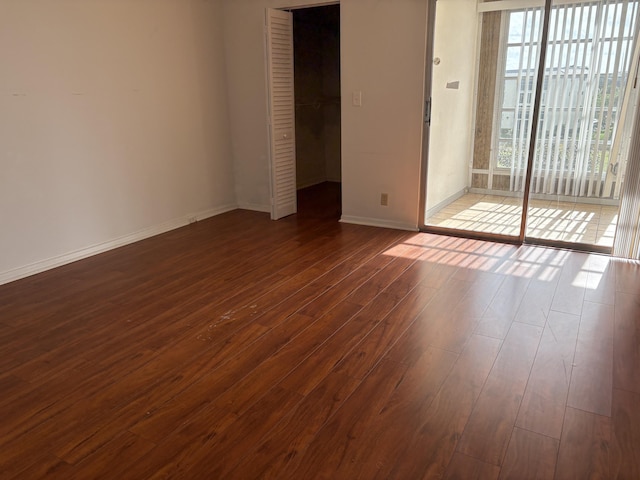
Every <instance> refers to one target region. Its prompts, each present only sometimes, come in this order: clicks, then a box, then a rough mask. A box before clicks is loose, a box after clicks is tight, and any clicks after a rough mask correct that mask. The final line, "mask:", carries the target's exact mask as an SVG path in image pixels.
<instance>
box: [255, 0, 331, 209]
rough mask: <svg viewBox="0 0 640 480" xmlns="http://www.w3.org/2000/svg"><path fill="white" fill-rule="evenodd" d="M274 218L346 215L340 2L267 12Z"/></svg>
mask: <svg viewBox="0 0 640 480" xmlns="http://www.w3.org/2000/svg"><path fill="white" fill-rule="evenodd" d="M267 27H268V35H267V38H268V40H267V43H268V45H267V64H268V80H269V94H270V95H269V96H270V100H269V107H270V108H269V113H270V119H269V120H270V122H269V124H270V140H271V172H272V181H271V186H272V197H273V208H272V218H274V219H277V218H281V217H284V216H287V215H290V214H292V213H297V214H298V216H307V217H308V216H312V217H322V218H327V217H330V218H333V217H335V218H336V221H337V220H338V219H339V218H340V214H341V206H342V201H341V138H340V130H341V104H340V102H341V95H340V5H338V4H330V5H324V6H317V7H308V8H296V9H292V10H290V11H280V10H272V9H269V10H267Z"/></svg>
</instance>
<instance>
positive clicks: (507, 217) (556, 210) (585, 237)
mask: <svg viewBox="0 0 640 480" xmlns="http://www.w3.org/2000/svg"><path fill="white" fill-rule="evenodd" d="M529 207H530V211H529V223H528V227H527V236H528V237H531V238H541V239H545V240H559V241H563V242H578V243H587V244H591V245H599V246H604V247H612V246H613V237H614V234H615V229H616V222H617V220H618V207H617V206H610V205H593V204H586V203H576V202H564V201H562V202H559V201H553V200H531V201H530V202H529ZM521 213H522V199H521V198H514V197H505V196H500V195H484V194H475V193H469V194H467V195H464V196H463V197H460V198H459V199H458V200H456V201H454V202H452V203H450V204H449V205H447V206H446V207H445V208H443V209H442V210H440V211H439V212H437V213H436V214H435V215H433V216H432V217H431V218H429V219H428V220H427V225H433V226H438V227H447V228H456V229H460V230H472V231H475V232H490V233H496V234H502V235H518V233H519V230H520V216H521Z"/></svg>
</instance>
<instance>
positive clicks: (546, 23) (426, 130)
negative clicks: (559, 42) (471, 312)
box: [418, 0, 611, 253]
mask: <svg viewBox="0 0 640 480" xmlns="http://www.w3.org/2000/svg"><path fill="white" fill-rule="evenodd" d="M427 1H428V13H427V47H426V63H425V105H424V109H425V117H424V119H423V126H422V129H423V134H422V135H423V140H422V143H423V148H422V159H421V173H420V197H419V198H420V205H419V219H418V220H419V221H418V226H419V228H420V231H422V232H427V233H434V234H442V235H449V236H455V237H464V238H473V239H479V240H489V241H496V242H502V243H511V244H516V245H522V244H525V243H530V244H535V245H543V246H552V247H560V248H569V249H572V250H584V251H589V252H595V253H610V252H611V248H610V247H602V246H599V245H591V244H581V243H575V242H566V241H559V240H544V239H537V238H535V239H533V238H530V237H527V235H526V227H527V220H528V214H529V208H528V207H529V200H530V190H531V176H532V172H533V163H534V157H535V143H536V136H537V134H536V131H535V129H534V130H533V133H532V135H531V137H530V139H529V154H528V157H527V169H526V177H525V183H524V188H525V189H524V192H523V203H522V215H521V221H520V230H519V234H518V235H504V234H497V233H489V232H477V231H472V230H460V229H454V228H447V227H437V226H433V225H427V224H426V211H427V204H426V199H427V197H426V195H427V182H428V178H429V170H428V167H429V135H430V127H431V122H430V105H431V99H432V86H433V78H432V76H433V61H434V41H435V36H434V31H435V24H436V16H437V12H436V9H437V7H436V0H427ZM553 5H554V1H553V0H544V15H543V25H542V35H541V40H540V42H541V45H544V46H545V48H542V49H540V58H539V61H538V65H545V64H546V56H547V50H548V37H549V28H550V18H551V10H552V7H553ZM544 73H545V69H544V68H538V72H537V78H536V83H537V87H536V94H535V97H534V104H533V109H532V124H533V125H537V124H538V119H539V118H540V109H541V103H542V101H541V100H542V88H540V86H541V85H542V84H543V81H544Z"/></svg>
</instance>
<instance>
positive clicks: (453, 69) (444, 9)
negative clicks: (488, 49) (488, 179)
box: [427, 0, 478, 210]
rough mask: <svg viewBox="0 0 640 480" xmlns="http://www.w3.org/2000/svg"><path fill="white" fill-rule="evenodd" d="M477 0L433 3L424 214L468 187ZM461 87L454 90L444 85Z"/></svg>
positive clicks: (442, 0)
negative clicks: (434, 8)
mask: <svg viewBox="0 0 640 480" xmlns="http://www.w3.org/2000/svg"><path fill="white" fill-rule="evenodd" d="M477 29H478V14H477V12H476V0H438V2H437V7H436V28H435V31H434V35H435V41H434V58H439V59H440V64H439V65H433V86H432V98H433V107H432V111H431V112H432V115H431V120H432V121H431V131H430V140H429V177H428V178H429V181H428V183H427V210H430V209H432V208H434V207H437V206H438V205H439V204H441V203H442V202H444V201H446V200H447V199H448V198H450V197H452V196H455V195H456V194H458V193H460V192H461V191H462V190H463V189H464V188H466V187H468V186H469V164H470V162H471V156H472V142H473V133H474V128H473V113H474V101H475V100H474V91H475V73H476V69H477V64H476V43H477V32H478V30H477ZM456 81H458V82H460V87H459V89H457V90H455V89H449V88H447V82H456Z"/></svg>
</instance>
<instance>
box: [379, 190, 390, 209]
mask: <svg viewBox="0 0 640 480" xmlns="http://www.w3.org/2000/svg"><path fill="white" fill-rule="evenodd" d="M380 205H382V206H383V207H386V206H387V205H389V194H388V193H381V194H380Z"/></svg>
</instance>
